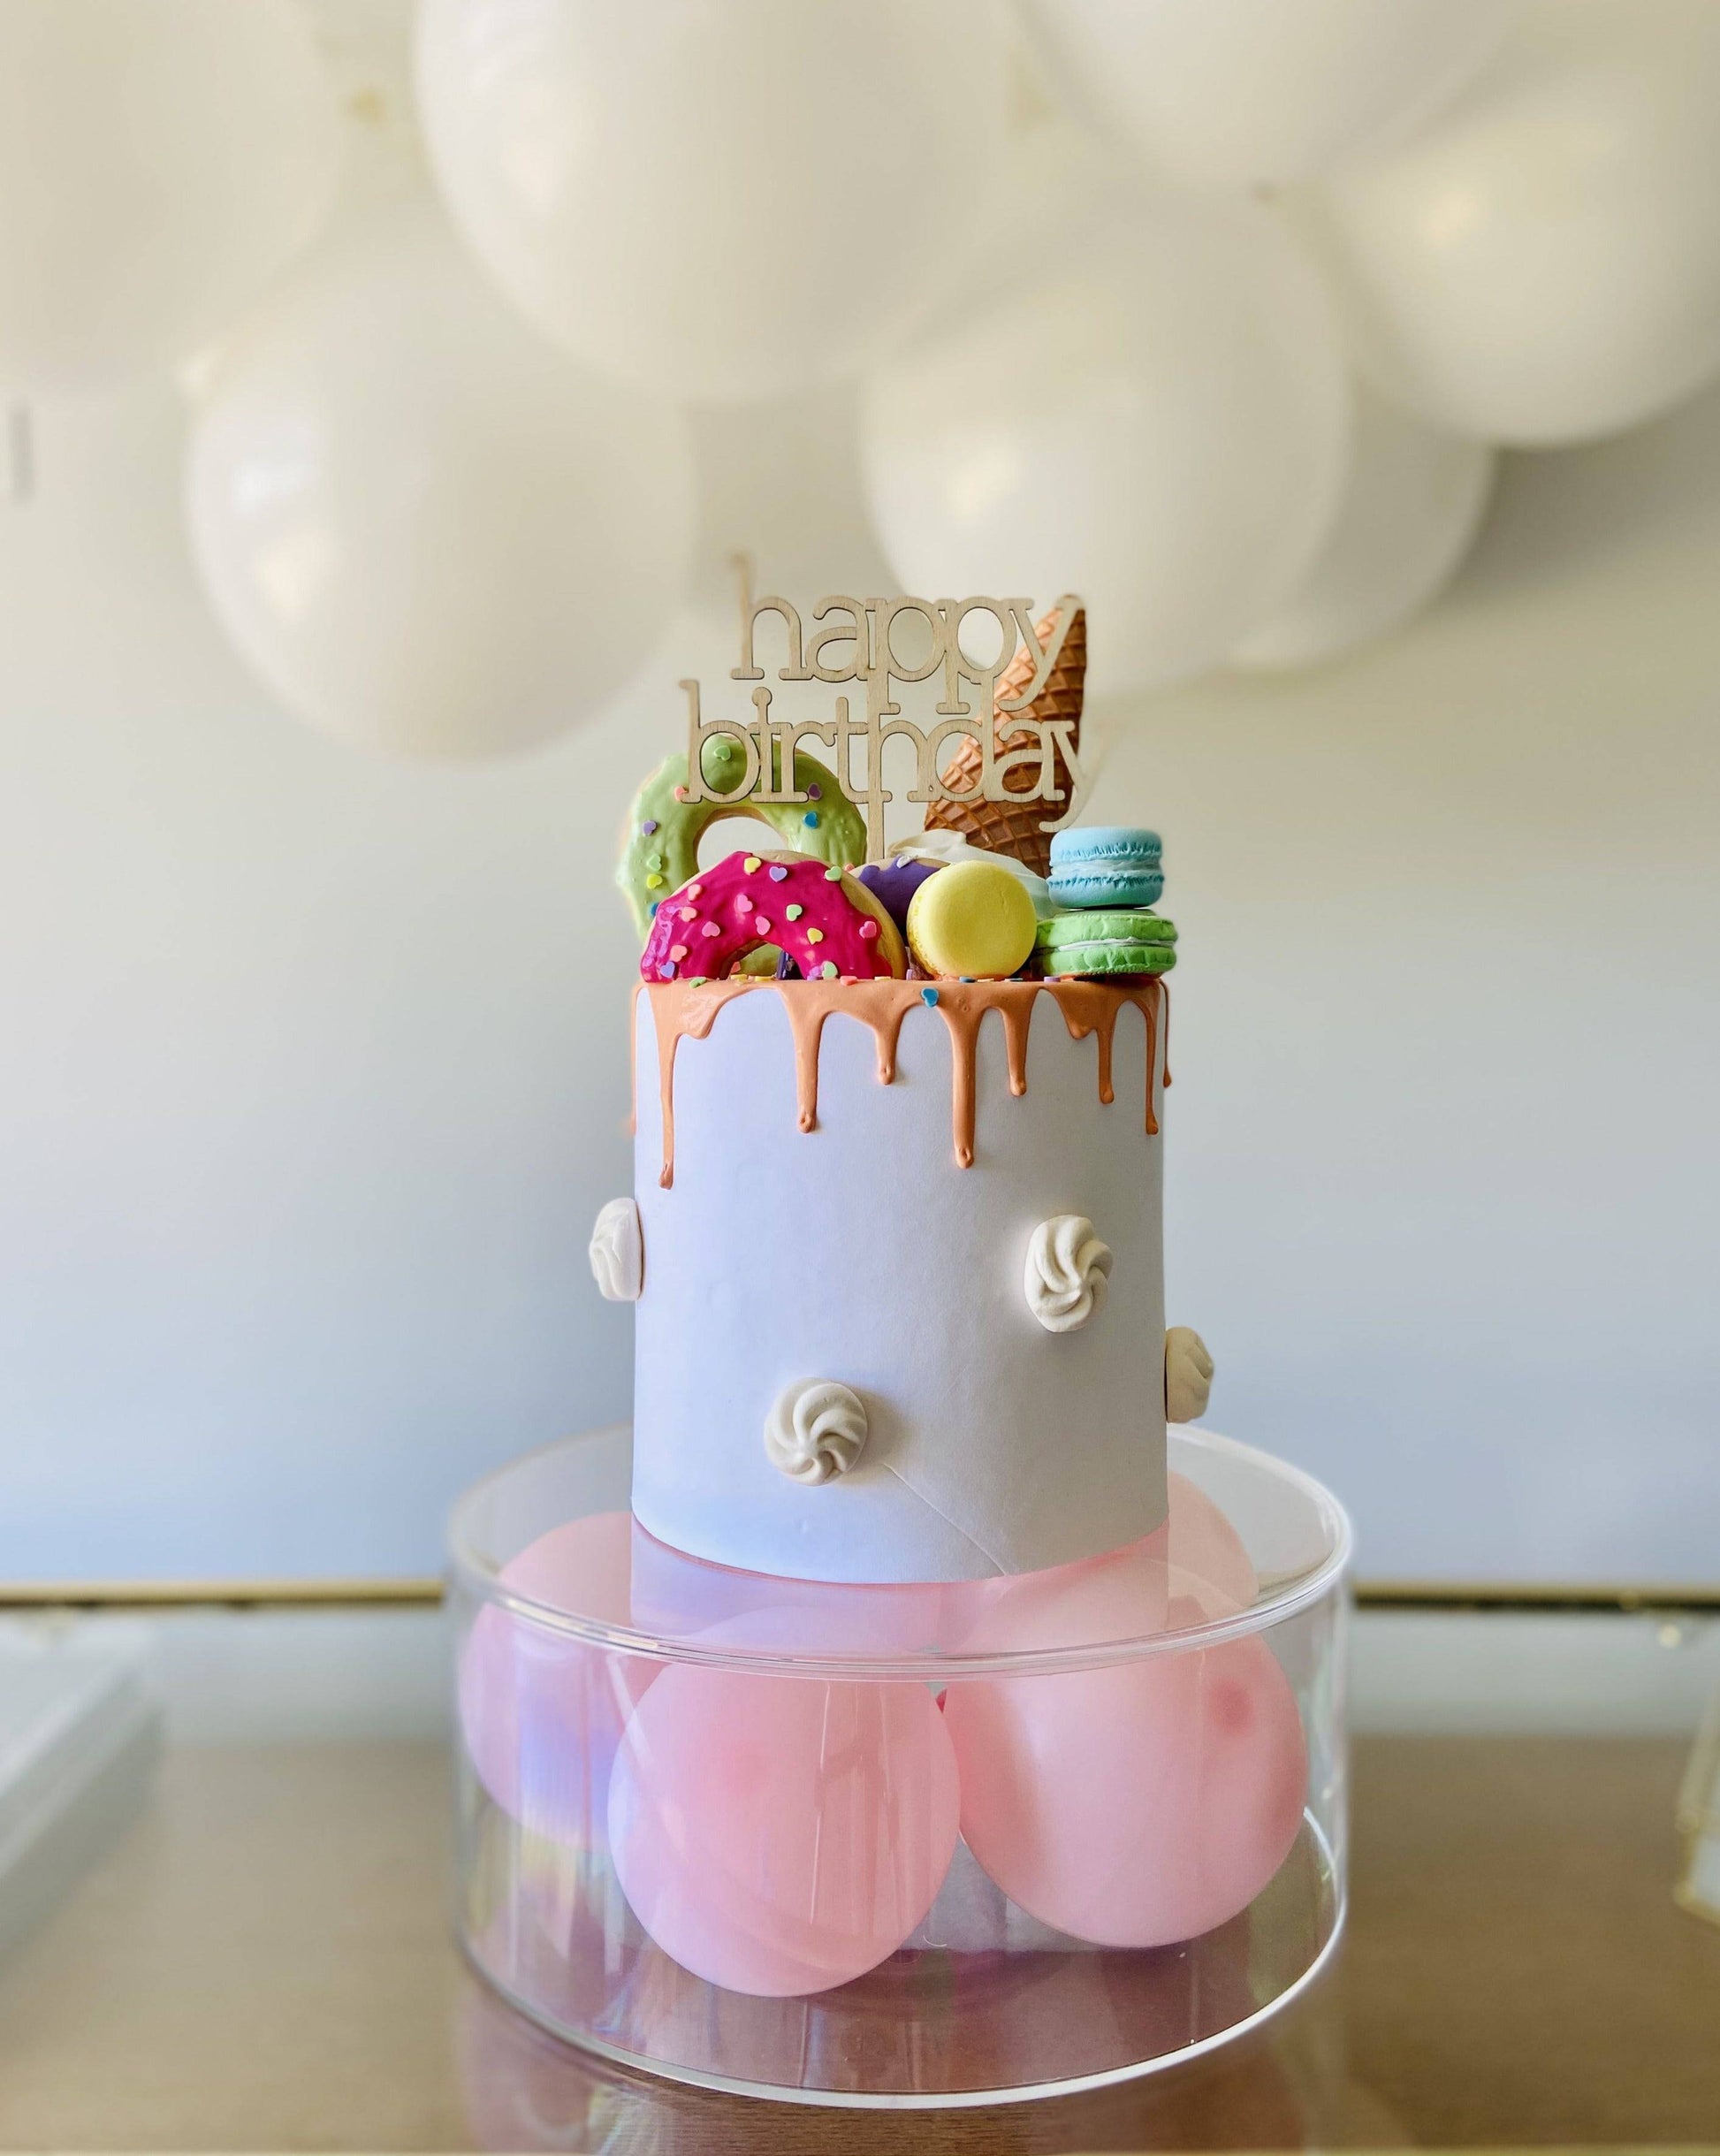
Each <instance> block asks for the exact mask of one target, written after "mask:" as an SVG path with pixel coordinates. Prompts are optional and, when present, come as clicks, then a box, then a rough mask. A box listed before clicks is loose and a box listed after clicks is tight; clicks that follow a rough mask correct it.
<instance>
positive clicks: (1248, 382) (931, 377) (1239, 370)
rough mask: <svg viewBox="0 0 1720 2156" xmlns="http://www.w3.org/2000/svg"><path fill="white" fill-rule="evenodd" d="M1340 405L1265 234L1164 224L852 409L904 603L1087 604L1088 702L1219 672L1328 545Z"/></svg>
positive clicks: (1328, 335) (1127, 239) (1051, 275)
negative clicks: (950, 599) (973, 598)
mask: <svg viewBox="0 0 1720 2156" xmlns="http://www.w3.org/2000/svg"><path fill="white" fill-rule="evenodd" d="M1349 408H1350V391H1349V384H1348V376H1347V369H1346V366H1345V362H1344V357H1343V349H1342V347H1341V346H1340V344H1339V341H1338V337H1337V332H1336V326H1335V324H1334V322H1333V318H1332V315H1331V311H1330V309H1329V308H1328V304H1327V301H1326V296H1325V293H1323V292H1322V290H1321V289H1320V284H1319V280H1318V279H1317V278H1315V277H1314V275H1313V272H1312V271H1311V270H1309V268H1308V267H1307V265H1306V263H1305V262H1304V261H1303V259H1302V258H1301V256H1300V255H1299V254H1298V250H1297V248H1296V247H1295V246H1294V244H1293V243H1292V241H1291V240H1290V237H1289V235H1288V234H1287V232H1285V231H1284V229H1283V228H1282V225H1280V223H1279V222H1278V220H1277V219H1276V218H1275V217H1274V216H1273V215H1272V213H1271V212H1269V211H1268V210H1263V209H1260V208H1256V207H1252V206H1245V205H1243V204H1232V203H1222V202H1197V201H1194V200H1192V199H1189V200H1183V201H1178V200H1165V201H1159V202H1152V203H1150V204H1148V205H1145V206H1142V207H1140V208H1139V209H1138V210H1135V211H1134V212H1133V213H1132V214H1130V216H1129V217H1127V218H1126V219H1125V220H1124V221H1123V222H1121V223H1118V224H1116V225H1113V226H1112V227H1110V228H1109V229H1108V230H1107V232H1104V233H1103V234H1101V235H1100V236H1098V237H1097V238H1095V239H1093V240H1090V241H1088V242H1086V243H1085V244H1081V243H1078V242H1077V241H1076V240H1074V239H1073V238H1071V239H1070V240H1069V244H1068V245H1067V247H1066V248H1064V250H1063V251H1062V254H1061V255H1060V256H1058V257H1054V258H1051V259H1045V258H1032V259H1030V260H1029V261H1027V262H1024V263H1023V265H1022V270H1021V275H1020V278H1019V282H1018V284H1017V286H1016V288H1015V289H1014V290H1012V291H1010V292H1008V293H1005V294H994V295H993V297H992V299H991V300H990V301H989V302H988V303H987V304H986V305H985V306H984V307H982V308H979V309H977V310H976V311H975V312H974V313H973V314H972V315H971V316H970V318H969V319H968V320H967V321H966V322H965V323H964V324H963V325H962V326H960V327H959V328H955V329H953V330H945V331H941V332H940V334H939V335H938V336H937V337H936V338H934V339H928V340H927V341H925V343H923V344H921V345H920V346H919V347H917V348H916V349H914V350H912V351H910V352H909V353H907V354H904V355H903V356H902V358H901V359H899V360H898V361H896V362H894V363H893V364H891V365H889V366H887V367H886V368H884V369H880V370H879V373H878V374H877V375H876V376H875V377H873V378H872V379H871V382H870V383H869V385H868V387H867V392H866V398H865V404H864V421H863V448H862V458H863V468H864V472H865V475H866V480H867V485H868V490H869V492H870V496H871V504H872V511H873V515H874V517H875V519H876V522H877V525H878V529H879V535H880V537H882V539H883V542H884V549H885V552H886V553H887V555H888V557H889V560H890V563H891V566H892V567H893V568H894V570H895V573H896V575H897V577H898V578H899V579H900V580H901V582H902V585H903V588H904V589H906V590H913V591H939V592H942V591H955V590H961V591H996V592H1032V593H1034V594H1036V595H1041V596H1044V597H1046V598H1048V597H1049V596H1050V595H1052V594H1054V593H1056V592H1058V591H1065V590H1073V591H1079V592H1080V593H1082V595H1083V596H1084V597H1085V599H1086V600H1087V602H1088V605H1089V607H1090V608H1091V620H1092V662H1091V671H1090V674H1089V677H1088V678H1089V682H1090V683H1091V685H1092V688H1093V689H1095V691H1097V692H1098V693H1100V694H1101V695H1103V694H1107V693H1109V692H1112V691H1115V690H1116V689H1137V688H1145V687H1152V686H1156V685H1159V684H1161V683H1164V682H1172V681H1176V680H1178V679H1180V678H1182V677H1183V676H1184V675H1187V674H1193V673H1196V672H1198V671H1199V669H1200V668H1202V667H1206V666H1210V665H1213V664H1215V663H1216V662H1217V661H1218V660H1220V659H1222V658H1223V656H1224V655H1225V653H1226V652H1227V651H1229V650H1230V649H1231V648H1232V646H1234V644H1236V643H1237V639H1238V638H1239V637H1240V636H1242V635H1243V634H1244V631H1245V630H1246V629H1248V628H1249V627H1250V626H1251V625H1252V623H1253V622H1254V621H1258V620H1259V619H1260V617H1261V616H1262V615H1264V614H1265V613H1268V612H1270V611H1271V610H1272V609H1273V608H1274V607H1275V606H1277V605H1278V604H1279V603H1280V602H1281V601H1282V599H1283V598H1285V597H1286V596H1287V595H1288V593H1289V592H1290V590H1292V589H1293V588H1294V586H1295V584H1296V583H1297V581H1298V578H1299V577H1300V576H1301V575H1303V574H1304V572H1305V570H1306V569H1307V568H1308V567H1309V565H1310V564H1311V562H1312V561H1313V559H1314V556H1315V554H1316V552H1317V551H1318V549H1319V548H1320V545H1321V544H1322V542H1323V541H1324V539H1325V537H1326V533H1327V529H1328V525H1329V523H1330V522H1331V518H1332V515H1333V514H1334V511H1335V509H1336V504H1337V500H1338V497H1339V494H1340V491H1341V490H1342V487H1343V477H1344V472H1345V469H1346V461H1347V456H1348V438H1349Z"/></svg>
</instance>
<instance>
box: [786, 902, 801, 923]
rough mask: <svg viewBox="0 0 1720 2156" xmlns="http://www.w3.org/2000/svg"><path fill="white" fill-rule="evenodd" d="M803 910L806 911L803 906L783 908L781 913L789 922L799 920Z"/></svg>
mask: <svg viewBox="0 0 1720 2156" xmlns="http://www.w3.org/2000/svg"><path fill="white" fill-rule="evenodd" d="M805 910H806V909H805V907H804V906H785V907H784V908H783V911H784V912H785V913H786V914H787V915H788V918H789V919H790V920H791V921H797V920H799V918H800V917H801V915H802V914H803V913H804V912H805Z"/></svg>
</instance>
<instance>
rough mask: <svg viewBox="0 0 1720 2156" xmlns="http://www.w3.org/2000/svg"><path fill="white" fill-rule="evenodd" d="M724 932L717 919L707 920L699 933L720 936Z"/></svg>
mask: <svg viewBox="0 0 1720 2156" xmlns="http://www.w3.org/2000/svg"><path fill="white" fill-rule="evenodd" d="M699 933H700V934H701V935H702V936H719V935H721V933H723V932H722V930H721V928H720V927H719V926H718V925H717V923H716V922H715V921H707V922H706V923H705V924H704V927H703V928H701V929H700V931H699Z"/></svg>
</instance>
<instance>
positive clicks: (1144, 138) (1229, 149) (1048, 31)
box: [1027, 0, 1513, 187]
mask: <svg viewBox="0 0 1720 2156" xmlns="http://www.w3.org/2000/svg"><path fill="white" fill-rule="evenodd" d="M1512 4H1513V0H1027V14H1028V18H1029V19H1030V21H1031V23H1032V25H1033V27H1034V28H1035V30H1036V32H1037V33H1038V34H1039V40H1040V43H1041V46H1042V49H1043V50H1044V51H1045V53H1046V57H1047V59H1048V61H1049V62H1050V64H1051V65H1052V66H1053V68H1054V70H1055V72H1057V74H1058V76H1059V77H1060V79H1061V80H1062V81H1064V82H1065V83H1066V84H1067V85H1068V86H1069V91H1070V94H1071V95H1072V96H1073V97H1074V98H1075V100H1076V101H1077V103H1081V104H1083V105H1085V107H1086V108H1087V109H1088V110H1091V111H1092V112H1093V113H1094V115H1095V116H1096V117H1098V118H1100V119H1102V120H1103V121H1105V122H1106V123H1107V125H1108V126H1110V127H1111V128H1112V129H1113V130H1114V132H1115V133H1117V134H1119V135H1120V136H1122V137H1123V139H1124V140H1126V141H1130V142H1132V143H1133V144H1134V145H1135V147H1136V148H1137V149H1141V150H1144V151H1145V153H1146V155H1147V156H1148V157H1149V159H1150V160H1151V161H1152V162H1153V164H1155V165H1156V166H1158V167H1159V168H1160V169H1161V171H1163V172H1165V173H1167V174H1168V175H1169V176H1170V177H1172V178H1173V179H1179V180H1183V181H1186V182H1187V183H1189V184H1190V185H1191V186H1194V187H1252V186H1254V185H1256V184H1258V183H1260V182H1267V183H1269V184H1279V185H1281V184H1282V183H1284V182H1287V181H1290V180H1298V179H1309V178H1311V177H1312V176H1313V174H1315V173H1317V172H1323V171H1327V170H1328V168H1329V167H1330V166H1332V165H1334V164H1337V163H1338V162H1339V161H1340V160H1341V159H1343V158H1345V157H1351V156H1355V155H1357V154H1358V152H1361V151H1364V150H1367V149H1374V148H1377V147H1378V146H1379V144H1380V143H1381V141H1385V140H1388V139H1389V138H1390V137H1391V136H1393V135H1395V134H1399V133H1403V132H1404V130H1405V129H1406V128H1408V127H1410V126H1413V125H1414V124H1415V123H1416V122H1417V121H1419V120H1420V119H1423V118H1426V117H1427V114H1428V113H1430V112H1432V111H1434V110H1436V109H1437V108H1438V106H1439V105H1440V104H1441V103H1443V102H1444V100H1445V99H1446V98H1448V97H1449V96H1450V95H1451V94H1452V92H1453V91H1455V90H1456V89H1457V88H1459V87H1460V86H1461V85H1462V84H1463V83H1464V82H1465V81H1466V80H1468V79H1469V77H1470V76H1471V75H1473V73H1474V72H1475V70H1476V68H1477V67H1478V66H1479V65H1480V63H1481V61H1482V60H1483V59H1484V58H1485V57H1487V55H1488V53H1489V52H1491V51H1492V50H1493V49H1494V48H1495V46H1496V45H1497V44H1498V42H1499V40H1500V38H1501V36H1502V35H1503V33H1504V30H1505V28H1506V27H1507V25H1508V23H1509V21H1510V19H1511V12H1512Z"/></svg>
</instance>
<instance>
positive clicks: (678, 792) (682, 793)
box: [675, 786, 687, 801]
mask: <svg viewBox="0 0 1720 2156" xmlns="http://www.w3.org/2000/svg"><path fill="white" fill-rule="evenodd" d="M686 798H687V789H686V788H685V787H684V786H677V787H676V789H675V799H676V800H677V801H685V800H686Z"/></svg>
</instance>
